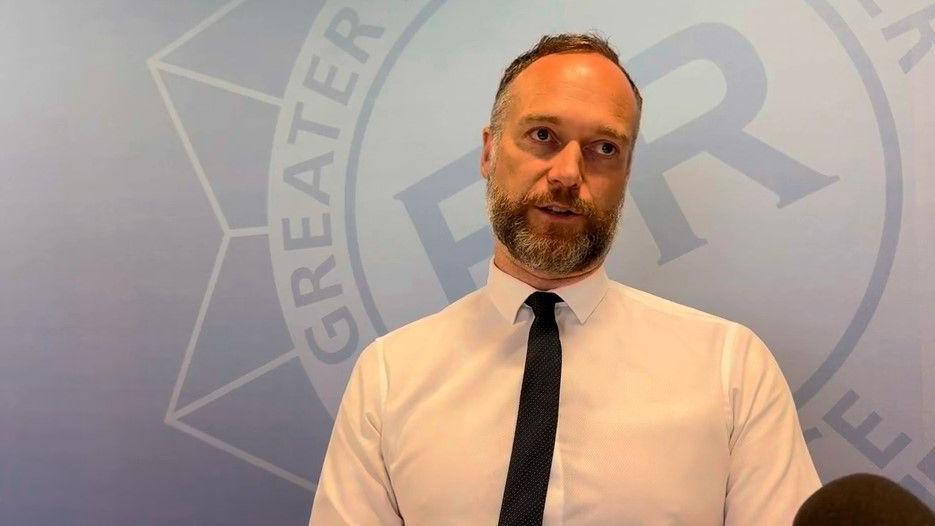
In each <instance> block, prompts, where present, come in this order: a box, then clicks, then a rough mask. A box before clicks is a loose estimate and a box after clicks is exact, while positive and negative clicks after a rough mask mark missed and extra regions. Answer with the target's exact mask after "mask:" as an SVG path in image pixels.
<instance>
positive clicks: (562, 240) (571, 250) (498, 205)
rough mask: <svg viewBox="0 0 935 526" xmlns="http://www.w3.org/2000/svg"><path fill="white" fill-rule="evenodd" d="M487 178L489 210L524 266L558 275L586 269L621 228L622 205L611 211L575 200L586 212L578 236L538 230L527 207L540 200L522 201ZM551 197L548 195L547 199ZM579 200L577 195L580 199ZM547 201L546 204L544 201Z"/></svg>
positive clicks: (499, 235)
mask: <svg viewBox="0 0 935 526" xmlns="http://www.w3.org/2000/svg"><path fill="white" fill-rule="evenodd" d="M494 179H495V177H494V174H492V173H491V174H490V177H488V179H487V212H488V216H489V218H490V225H491V227H492V229H493V233H494V235H495V236H497V239H498V240H499V241H500V242H501V243H503V245H504V246H505V247H506V248H507V250H509V252H510V255H511V256H513V258H514V259H516V261H517V262H519V263H520V264H521V265H523V266H524V267H526V268H528V269H531V270H535V271H537V272H542V273H546V274H550V275H555V276H565V275H569V274H575V273H578V272H581V271H584V270H586V269H588V268H590V267H591V266H592V265H594V264H595V263H596V262H597V261H599V260H600V259H602V258H603V257H604V256H605V255H606V254H607V252H608V251H609V250H610V247H611V244H612V242H613V239H614V234H615V233H616V229H617V222H618V219H619V215H620V207H619V206H618V207H614V208H613V209H611V210H609V211H599V210H596V209H595V207H594V206H593V205H591V204H590V203H585V202H583V201H581V200H576V201H575V203H576V204H575V207H576V208H578V209H580V210H582V212H583V214H584V215H585V219H586V222H585V228H584V231H583V232H582V233H581V234H579V235H576V236H573V237H572V236H562V235H561V232H560V231H558V232H553V233H552V234H555V235H550V232H544V233H540V232H536V231H535V230H533V228H532V226H531V225H530V224H529V220H528V218H527V216H526V210H527V209H528V208H529V206H530V205H531V204H533V203H534V202H535V201H537V200H532V202H530V200H528V199H527V200H524V201H521V202H519V203H514V202H512V201H510V199H509V197H507V196H506V194H505V193H504V192H503V191H502V189H501V188H500V187H499V186H498V185H497V183H496V182H494ZM548 198H550V196H545V199H548ZM576 199H577V198H576ZM556 200H557V199H556ZM544 203H545V201H543V203H542V204H544Z"/></svg>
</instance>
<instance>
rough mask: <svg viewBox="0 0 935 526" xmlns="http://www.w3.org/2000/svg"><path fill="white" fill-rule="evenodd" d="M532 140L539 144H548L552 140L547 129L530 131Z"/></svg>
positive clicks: (550, 133)
mask: <svg viewBox="0 0 935 526" xmlns="http://www.w3.org/2000/svg"><path fill="white" fill-rule="evenodd" d="M532 138H533V139H534V140H536V141H539V142H548V141H550V140H551V139H552V132H551V131H550V130H549V129H548V128H536V129H535V130H533V131H532Z"/></svg>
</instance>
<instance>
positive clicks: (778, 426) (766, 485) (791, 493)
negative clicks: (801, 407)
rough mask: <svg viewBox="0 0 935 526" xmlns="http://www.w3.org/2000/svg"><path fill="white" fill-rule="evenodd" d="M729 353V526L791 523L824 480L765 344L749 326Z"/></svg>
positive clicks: (732, 339)
mask: <svg viewBox="0 0 935 526" xmlns="http://www.w3.org/2000/svg"><path fill="white" fill-rule="evenodd" d="M724 352H725V355H724V358H723V362H722V365H723V368H722V373H723V375H724V382H725V391H726V395H727V404H728V412H729V414H728V419H729V424H728V427H729V430H730V441H729V447H730V471H729V474H728V480H727V498H726V502H725V508H724V524H725V525H727V526H740V525H748V524H764V525H789V524H792V519H793V518H794V517H795V513H796V512H797V511H798V509H799V507H800V506H801V505H802V503H803V502H804V501H805V499H807V498H808V497H809V496H810V495H811V494H812V493H814V492H815V490H817V489H818V488H819V487H821V482H820V481H819V479H818V474H817V473H816V472H815V466H814V464H813V463H812V459H811V456H810V455H809V453H808V448H807V447H806V445H805V439H804V438H803V436H802V429H801V426H800V424H799V418H798V415H797V414H796V409H795V402H794V401H793V399H792V393H791V392H790V390H789V385H788V384H787V383H786V380H785V378H784V377H783V375H782V371H781V370H780V369H779V365H778V364H777V363H776V360H775V359H774V358H773V355H772V354H771V353H770V352H769V350H768V349H767V348H766V345H765V344H764V343H763V342H762V341H761V340H760V339H759V338H758V337H757V336H756V335H755V334H753V332H751V331H750V330H749V329H747V328H746V327H743V326H739V325H738V326H736V327H734V330H733V331H732V333H731V335H730V336H729V337H728V339H727V342H726V345H725V350H724Z"/></svg>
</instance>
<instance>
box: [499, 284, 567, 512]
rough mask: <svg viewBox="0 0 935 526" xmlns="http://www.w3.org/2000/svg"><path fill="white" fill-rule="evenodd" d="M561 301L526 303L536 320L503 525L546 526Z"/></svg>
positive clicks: (551, 297) (541, 295) (542, 298)
mask: <svg viewBox="0 0 935 526" xmlns="http://www.w3.org/2000/svg"><path fill="white" fill-rule="evenodd" d="M560 301H562V298H560V297H558V295H556V294H553V293H551V292H534V293H532V294H530V295H529V297H528V298H526V305H529V306H530V307H531V308H532V311H533V313H534V314H535V316H536V318H535V319H534V320H533V322H532V328H530V329H529V343H528V344H527V345H526V368H525V370H524V371H523V386H522V389H521V390H520V394H519V413H518V415H517V417H516V434H515V435H514V436H513V452H512V454H511V455H510V468H509V470H508V471H507V475H506V487H505V488H504V490H503V504H502V505H501V506H500V526H516V525H524V526H525V525H532V524H538V525H541V524H542V513H543V510H544V509H545V494H546V491H547V490H548V489H549V472H550V471H551V469H552V452H553V451H554V449H555V429H556V427H557V425H558V394H559V387H560V386H561V381H562V342H561V340H559V338H558V325H557V324H556V323H555V304H556V303H558V302H560Z"/></svg>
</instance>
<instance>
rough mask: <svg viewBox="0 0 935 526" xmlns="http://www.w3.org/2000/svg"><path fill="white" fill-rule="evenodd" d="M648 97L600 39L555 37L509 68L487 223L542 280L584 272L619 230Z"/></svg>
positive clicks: (484, 167) (492, 151) (489, 163)
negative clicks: (641, 113)
mask: <svg viewBox="0 0 935 526" xmlns="http://www.w3.org/2000/svg"><path fill="white" fill-rule="evenodd" d="M641 106H642V99H641V98H640V95H639V91H638V90H637V88H636V86H635V85H634V84H633V81H632V80H631V79H630V77H629V75H628V74H627V73H626V72H625V71H624V69H623V68H622V66H620V63H619V60H618V58H617V54H616V53H615V52H614V51H613V49H612V48H611V47H610V46H609V44H608V43H607V42H606V41H605V40H603V39H602V38H600V37H598V36H595V35H590V34H585V35H567V34H562V35H549V36H545V37H543V38H542V39H541V40H540V41H539V43H538V44H537V45H536V46H535V47H533V48H532V49H531V50H529V51H528V52H526V53H524V54H523V55H521V56H519V57H518V58H517V59H516V60H514V61H513V63H512V64H511V65H510V66H509V67H508V68H507V69H506V72H505V73H504V75H503V79H502V80H501V81H500V87H499V89H498V90H497V96H496V99H495V101H494V106H493V111H492V112H491V118H490V125H489V126H488V127H487V128H485V129H484V134H483V139H484V150H483V156H482V159H481V171H482V174H483V176H484V177H485V178H486V179H487V201H488V203H487V204H488V209H489V212H490V222H491V225H492V226H493V230H494V234H495V235H496V238H497V240H498V241H499V243H501V244H502V245H503V246H505V247H506V249H507V250H508V251H509V255H510V256H511V258H512V259H513V260H514V261H515V262H516V263H518V264H519V265H521V266H522V267H524V268H525V269H526V270H528V271H530V272H533V273H535V274H537V275H539V276H540V277H548V278H555V277H565V276H573V275H576V274H580V273H583V272H586V271H588V270H590V269H592V268H594V267H596V266H597V265H598V264H600V262H601V261H603V258H604V256H605V255H606V254H607V251H608V249H609V248H610V244H611V241H612V240H613V236H614V232H615V230H616V225H617V220H618V217H619V212H620V207H621V205H622V203H623V196H624V192H625V189H626V183H627V178H628V175H629V170H630V163H631V159H632V153H633V145H634V142H635V140H636V134H637V132H638V130H639V119H640V109H641Z"/></svg>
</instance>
